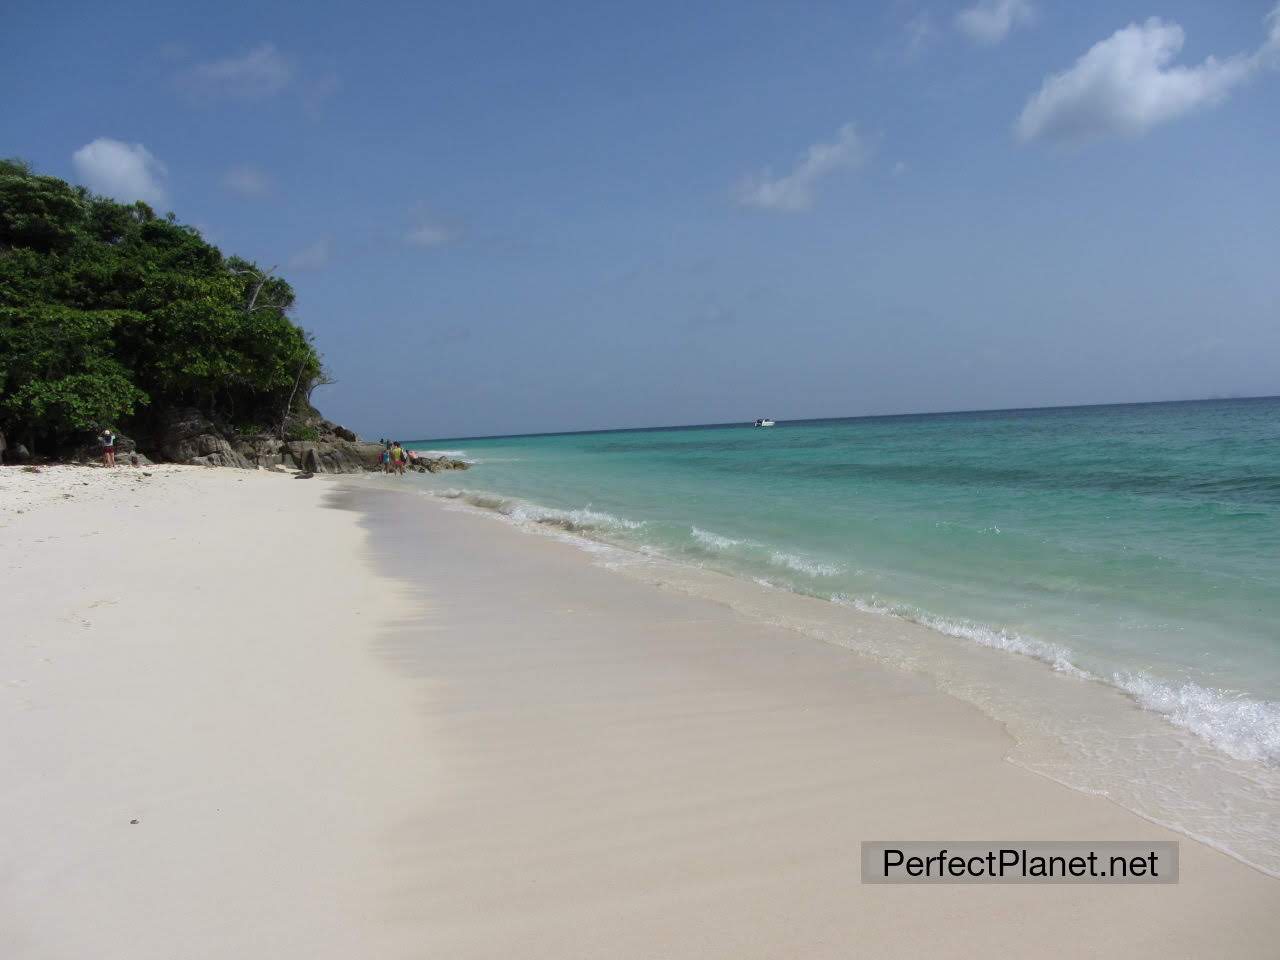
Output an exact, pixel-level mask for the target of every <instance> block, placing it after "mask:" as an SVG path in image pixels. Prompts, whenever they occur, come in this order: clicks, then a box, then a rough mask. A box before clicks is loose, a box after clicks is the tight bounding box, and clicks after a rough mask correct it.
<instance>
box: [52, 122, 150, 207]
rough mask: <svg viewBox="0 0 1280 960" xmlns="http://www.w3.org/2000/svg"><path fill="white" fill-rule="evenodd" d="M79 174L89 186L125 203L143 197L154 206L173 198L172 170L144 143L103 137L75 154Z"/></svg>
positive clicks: (74, 160) (73, 162) (73, 158)
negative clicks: (167, 185)
mask: <svg viewBox="0 0 1280 960" xmlns="http://www.w3.org/2000/svg"><path fill="white" fill-rule="evenodd" d="M71 162H72V164H73V165H74V166H75V168H76V174H77V175H78V176H79V178H80V179H81V180H82V181H84V183H85V185H86V186H88V187H89V189H91V190H93V191H94V192H96V193H101V194H105V195H106V196H108V197H114V198H115V199H116V200H119V201H120V202H121V203H133V202H134V201H135V200H143V201H145V202H146V203H148V204H150V205H151V206H153V207H163V206H164V205H165V204H166V203H168V202H169V200H168V195H167V193H166V191H165V180H166V178H167V177H168V171H167V170H166V169H165V166H164V164H163V163H161V162H160V161H159V160H157V159H156V158H155V157H154V156H153V155H152V153H151V151H150V150H148V149H147V148H146V147H144V146H143V145H142V144H140V143H123V142H121V141H119V140H112V139H110V138H109V137H99V138H98V139H97V140H94V141H93V142H92V143H86V144H85V145H84V146H83V147H81V148H80V149H79V150H77V151H76V152H75V153H73V154H72V155H71Z"/></svg>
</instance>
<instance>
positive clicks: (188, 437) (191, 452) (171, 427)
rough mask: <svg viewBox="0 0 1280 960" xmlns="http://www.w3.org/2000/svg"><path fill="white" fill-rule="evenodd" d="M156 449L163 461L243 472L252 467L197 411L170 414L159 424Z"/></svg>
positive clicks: (175, 411)
mask: <svg viewBox="0 0 1280 960" xmlns="http://www.w3.org/2000/svg"><path fill="white" fill-rule="evenodd" d="M156 447H157V449H158V450H159V451H160V454H161V455H162V456H163V457H165V459H167V460H172V461H173V462H174V463H194V464H199V465H202V466H207V467H239V468H241V469H243V470H248V469H250V468H252V467H254V466H256V464H254V463H250V462H249V460H248V459H246V458H245V457H244V456H243V455H241V454H240V453H237V452H236V450H235V449H234V448H232V446H231V444H230V443H228V442H227V440H226V438H225V437H223V436H222V435H221V434H220V433H219V432H218V428H217V427H215V426H214V425H213V423H211V422H210V421H209V420H208V419H207V418H206V417H205V416H204V415H203V414H202V413H200V411H198V410H192V409H179V410H172V411H170V412H169V413H168V414H167V415H166V416H165V418H164V422H163V423H162V424H161V427H160V430H159V432H158V436H157V438H156Z"/></svg>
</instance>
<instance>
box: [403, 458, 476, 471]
mask: <svg viewBox="0 0 1280 960" xmlns="http://www.w3.org/2000/svg"><path fill="white" fill-rule="evenodd" d="M470 466H471V464H469V463H467V461H465V460H455V459H453V458H452V457H412V458H410V460H409V469H410V470H416V471H418V473H439V472H440V471H441V470H467V469H469V468H470Z"/></svg>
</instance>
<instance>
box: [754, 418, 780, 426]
mask: <svg viewBox="0 0 1280 960" xmlns="http://www.w3.org/2000/svg"><path fill="white" fill-rule="evenodd" d="M775 422H776V421H773V420H770V419H769V418H768V417H763V418H761V419H759V420H757V421H756V426H757V427H772V426H773V425H774V423H775Z"/></svg>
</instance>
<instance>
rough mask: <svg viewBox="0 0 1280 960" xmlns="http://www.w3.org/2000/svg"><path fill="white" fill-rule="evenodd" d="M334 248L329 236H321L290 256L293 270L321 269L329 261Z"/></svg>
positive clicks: (290, 264) (290, 266)
mask: <svg viewBox="0 0 1280 960" xmlns="http://www.w3.org/2000/svg"><path fill="white" fill-rule="evenodd" d="M331 255H332V248H331V245H330V243H329V238H328V237H321V238H320V239H319V240H317V241H316V242H315V243H313V244H311V245H310V246H307V247H303V248H302V249H301V250H299V251H298V252H297V253H295V254H294V255H293V256H292V257H290V258H289V268H290V269H291V270H319V269H320V268H321V267H323V266H325V265H326V264H328V262H329V258H330V256H331Z"/></svg>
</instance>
